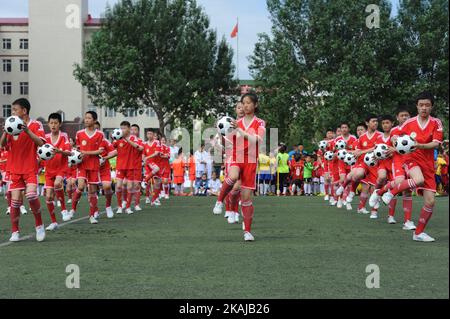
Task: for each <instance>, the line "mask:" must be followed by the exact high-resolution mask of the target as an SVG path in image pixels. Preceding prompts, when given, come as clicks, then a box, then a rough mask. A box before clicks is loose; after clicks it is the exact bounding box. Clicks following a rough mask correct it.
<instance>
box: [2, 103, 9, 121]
mask: <svg viewBox="0 0 450 319" xmlns="http://www.w3.org/2000/svg"><path fill="white" fill-rule="evenodd" d="M10 116H11V105H9V104H6V105H3V117H4V118H7V117H10Z"/></svg>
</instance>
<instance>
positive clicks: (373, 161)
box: [364, 152, 378, 167]
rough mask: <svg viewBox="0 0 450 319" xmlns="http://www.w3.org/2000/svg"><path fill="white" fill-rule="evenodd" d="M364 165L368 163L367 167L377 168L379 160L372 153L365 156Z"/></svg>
mask: <svg viewBox="0 0 450 319" xmlns="http://www.w3.org/2000/svg"><path fill="white" fill-rule="evenodd" d="M364 163H366V165H367V166H369V167H375V166H377V164H378V160H377V158H376V157H375V154H374V153H373V152H370V153H366V155H364Z"/></svg>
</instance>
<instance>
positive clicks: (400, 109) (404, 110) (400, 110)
mask: <svg viewBox="0 0 450 319" xmlns="http://www.w3.org/2000/svg"><path fill="white" fill-rule="evenodd" d="M400 113H408V114H411V112H410V111H409V107H407V106H400V107H398V108H397V110H396V111H395V115H399V114H400Z"/></svg>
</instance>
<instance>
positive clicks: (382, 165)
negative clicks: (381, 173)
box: [377, 130, 393, 181]
mask: <svg viewBox="0 0 450 319" xmlns="http://www.w3.org/2000/svg"><path fill="white" fill-rule="evenodd" d="M391 131H392V130H391ZM377 144H386V145H387V146H392V142H391V133H389V136H388V137H384V134H381V135H380V137H378V139H377ZM392 162H393V161H392V157H389V158H386V159H383V160H378V166H377V170H385V171H386V172H387V180H388V181H390V180H392V179H393V176H392Z"/></svg>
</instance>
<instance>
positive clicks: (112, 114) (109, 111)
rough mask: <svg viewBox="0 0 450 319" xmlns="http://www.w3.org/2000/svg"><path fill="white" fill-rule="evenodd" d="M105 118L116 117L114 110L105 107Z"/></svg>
mask: <svg viewBox="0 0 450 319" xmlns="http://www.w3.org/2000/svg"><path fill="white" fill-rule="evenodd" d="M105 117H116V110H114V109H112V108H109V107H105Z"/></svg>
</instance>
